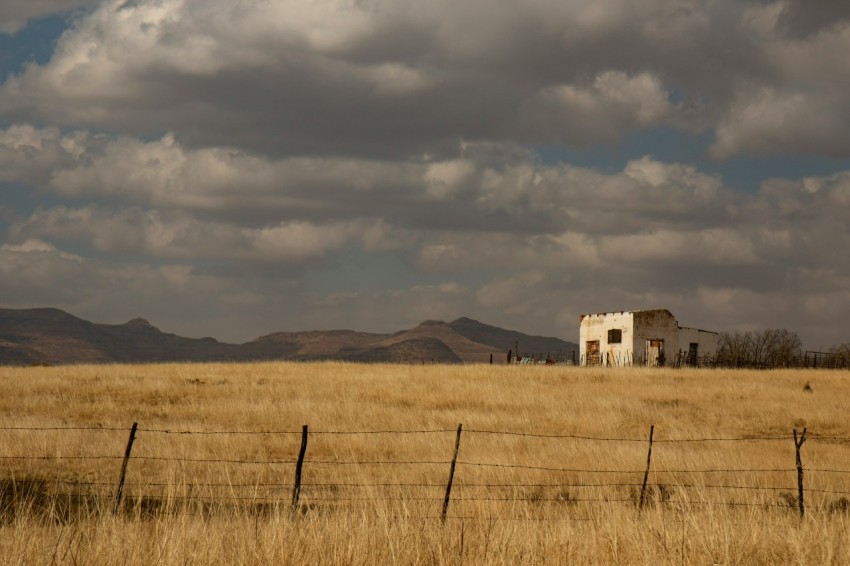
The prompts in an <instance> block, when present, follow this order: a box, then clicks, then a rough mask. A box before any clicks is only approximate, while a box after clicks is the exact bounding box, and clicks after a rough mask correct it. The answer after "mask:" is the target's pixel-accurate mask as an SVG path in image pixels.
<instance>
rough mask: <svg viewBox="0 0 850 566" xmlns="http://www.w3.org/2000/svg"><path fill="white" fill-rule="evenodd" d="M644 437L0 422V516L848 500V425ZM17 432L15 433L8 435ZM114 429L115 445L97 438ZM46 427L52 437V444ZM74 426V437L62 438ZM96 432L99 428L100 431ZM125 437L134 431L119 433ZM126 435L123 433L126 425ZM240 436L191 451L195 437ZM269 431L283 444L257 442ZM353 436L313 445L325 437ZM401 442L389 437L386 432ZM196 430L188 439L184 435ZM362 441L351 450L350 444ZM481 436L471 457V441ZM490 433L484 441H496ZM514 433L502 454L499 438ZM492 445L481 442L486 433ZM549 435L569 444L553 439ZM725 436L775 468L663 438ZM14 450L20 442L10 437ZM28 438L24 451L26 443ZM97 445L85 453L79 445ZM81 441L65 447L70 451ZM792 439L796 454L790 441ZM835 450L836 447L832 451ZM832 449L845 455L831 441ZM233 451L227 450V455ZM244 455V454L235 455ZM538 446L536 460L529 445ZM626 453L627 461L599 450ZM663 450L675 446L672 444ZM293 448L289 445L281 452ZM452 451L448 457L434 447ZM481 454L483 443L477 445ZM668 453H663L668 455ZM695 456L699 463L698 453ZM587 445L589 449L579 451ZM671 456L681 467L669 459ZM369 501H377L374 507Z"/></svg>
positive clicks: (542, 511) (799, 505) (809, 508)
mask: <svg viewBox="0 0 850 566" xmlns="http://www.w3.org/2000/svg"><path fill="white" fill-rule="evenodd" d="M657 432H660V431H658V430H656V428H655V426H654V425H652V426H650V428H649V431H648V435H647V436H646V437H644V438H637V437H631V438H630V437H614V436H592V435H578V434H552V433H538V432H518V431H500V430H485V429H475V428H466V429H464V428H463V426H462V425H458V427H457V428H456V429H423V430H365V431H355V430H327V431H322V430H311V429H310V428H309V427H308V426H307V425H304V426H303V427H302V430H300V431H298V430H260V431H251V430H241V431H240V430H188V429H185V430H183V429H169V428H145V427H142V426H139V425H138V423H133V425H132V426H131V427H130V428H129V429H128V428H122V427H0V466H2V468H3V470H2V471H0V524H2V523H4V522H8V521H10V520H12V519H13V518H14V517H16V516H18V515H20V514H22V513H31V514H32V513H36V514H38V513H41V514H43V515H45V516H49V518H51V519H52V520H58V521H62V520H71V519H73V518H74V517H75V516H79V515H80V514H82V515H91V514H106V513H112V514H115V515H122V514H123V515H133V514H136V515H146V516H148V515H150V516H154V515H159V514H189V515H200V516H212V515H216V514H228V513H231V514H232V513H243V514H244V513H250V514H256V515H262V514H269V513H273V512H281V511H283V512H288V513H291V514H293V515H296V516H300V515H304V514H310V513H330V512H339V511H345V510H357V511H358V512H361V513H362V512H368V511H369V509H370V508H371V509H372V511H374V512H378V511H377V510H378V507H379V506H383V508H384V509H385V510H386V509H389V510H390V512H391V513H393V514H397V515H398V516H400V517H407V518H421V519H433V520H439V521H442V522H443V523H445V522H446V521H449V520H454V519H482V520H493V519H498V520H529V521H537V520H544V521H545V520H555V519H564V518H567V519H570V520H588V514H587V513H586V512H584V513H583V512H582V510H585V511H586V510H587V509H591V508H594V507H599V506H606V505H608V506H610V505H615V506H621V507H624V508H629V507H631V508H634V509H635V512H638V513H640V512H642V511H643V510H644V509H646V508H647V507H653V508H660V509H672V510H677V511H680V512H689V511H690V510H694V509H699V508H703V507H727V508H762V509H767V510H769V509H774V510H776V511H777V512H780V513H786V514H787V513H793V514H795V515H799V516H800V518H805V516H806V515H807V513H812V512H815V513H823V512H826V513H839V512H840V513H850V477H848V476H850V469H848V468H847V467H844V466H839V465H836V462H840V461H842V460H844V456H846V454H845V453H844V452H845V451H846V449H847V448H848V447H850V438H847V437H842V436H833V435H818V434H814V433H811V432H809V431H808V430H807V429H805V428H804V429H802V430H797V429H793V430H792V431H791V434H784V435H783V434H777V435H745V436H728V437H726V436H716V437H697V438H684V437H683V438H672V437H663V436H662V437H657V436H656V433H657ZM11 434H13V435H16V442H3V438H4V436H6V437H7V440H8V435H11ZM104 434H106V435H108V436H109V438H108V442H107V441H106V439H104V438H103V437H102V435H104ZM38 435H53V436H52V441H51V442H45V441H44V440H43V439H41V440H39V439H38ZM68 435H77V440H78V442H77V444H78V445H75V444H74V443H73V442H71V441H70V440H68V441H63V437H65V436H68ZM98 435H101V436H100V437H98ZM125 435H126V436H125ZM412 436H415V437H417V439H418V441H419V443H420V444H416V446H417V447H419V446H420V445H421V446H429V447H431V449H430V450H428V456H426V457H422V458H417V457H414V456H409V457H405V456H404V454H405V451H404V449H399V450H396V449H395V448H394V447H395V446H397V445H398V444H399V443H398V441H399V440H401V444H402V445H404V442H405V439H409V438H410V437H412ZM121 437H124V438H125V439H126V440H125V441H124V442H121V441H120V438H121ZM214 439H226V440H227V441H228V442H230V443H233V442H235V446H234V445H233V444H227V445H226V446H225V445H216V446H213V447H212V448H211V449H209V450H207V451H206V452H204V451H199V450H198V442H201V443H203V442H205V441H209V440H214ZM266 440H274V441H282V442H283V444H281V445H274V444H273V443H271V444H270V443H266V444H263V443H264V442H265V441H266ZM322 440H324V441H327V440H332V441H336V442H342V443H343V447H345V446H348V448H349V449H348V450H347V452H346V449H337V450H332V451H329V450H327V449H325V450H323V451H322V452H320V454H326V455H320V456H312V457H311V447H312V445H313V443H314V442H316V441H322ZM394 441H395V442H396V444H393V442H394ZM187 442H188V443H189V444H187ZM352 442H357V443H359V444H357V447H356V448H357V449H356V450H355V449H354V448H352V447H351V446H350V445H351V443H352ZM475 442H478V443H479V446H478V448H477V449H476V450H474V451H472V453H471V454H466V453H465V451H464V447H465V445H467V444H468V443H475ZM493 442H495V443H497V444H496V448H492V447H491V448H488V449H487V450H485V449H484V448H483V447H489V446H490V444H488V443H493ZM506 442H507V443H513V445H514V448H516V447H520V448H521V449H520V450H518V451H517V453H518V454H519V456H516V455H514V457H509V455H511V454H512V453H511V452H510V451H509V450H507V449H499V448H498V446H499V444H498V443H502V444H504V443H506ZM482 443H483V444H482ZM540 443H548V445H555V446H557V447H559V448H560V449H562V451H561V452H552V451H551V449H548V448H546V447H541V445H540ZM804 443H807V444H806V447H807V448H808V447H815V446H818V447H820V452H817V451H816V452H815V454H820V455H821V456H822V460H823V465H817V464H816V465H811V464H809V462H806V465H804V460H805V459H807V458H804V455H805V454H804ZM711 444H721V445H723V446H724V447H725V448H724V449H723V450H722V451H718V450H716V449H715V450H714V451H713V452H710V454H709V456H710V458H713V459H716V454H717V453H723V452H730V453H739V452H740V450H738V449H737V448H735V447H737V446H746V447H748V448H749V447H750V446H752V445H754V444H759V445H761V444H764V445H767V446H769V447H770V452H771V453H775V454H776V462H777V464H776V465H775V466H763V465H762V466H753V467H749V466H741V465H737V464H736V465H723V464H722V462H719V463H718V464H717V465H714V466H698V465H693V466H690V465H682V464H681V462H682V461H683V459H685V456H688V454H684V455H682V454H672V453H669V452H670V450H672V449H674V448H677V447H681V448H686V449H690V448H692V447H694V446H697V445H705V446H707V445H711ZM16 445H17V447H18V450H19V451H18V452H15V450H14V449H15V446H16ZM579 445H581V446H584V447H585V448H583V450H585V452H587V450H589V451H590V452H589V453H593V454H597V455H599V457H598V458H595V459H594V460H593V461H600V462H602V464H603V465H600V466H579V465H576V466H569V465H562V464H560V463H559V461H550V460H547V459H546V458H545V456H547V455H549V454H558V456H557V458H558V459H559V458H568V457H569V453H571V452H575V451H578V446H579ZM23 446H27V447H29V449H27V450H20V447H23ZM82 447H90V448H93V450H92V451H88V450H86V451H85V453H79V452H83V450H81V448H82ZM72 448H73V449H74V452H70V450H71V449H72ZM792 448H793V451H792ZM824 449H828V450H829V453H828V454H827V453H825V452H823V450H824ZM836 451H837V452H836ZM222 452H226V453H222ZM234 452H238V453H234ZM538 452H539V453H540V454H542V455H543V456H544V458H543V459H542V460H541V459H539V458H538V459H537V460H533V459H531V458H529V457H527V456H528V455H529V454H532V455H533V454H535V453H538ZM614 452H617V453H619V454H626V453H628V455H629V458H628V459H626V458H624V457H618V458H617V459H616V460H614V459H613V458H610V457H609V458H608V464H607V465H605V459H604V455H605V454H611V453H614ZM665 452H668V454H665ZM281 454H285V455H281ZM434 454H444V457H438V456H434ZM482 455H483V456H482ZM665 456H670V457H669V458H666V457H665ZM692 456H694V458H692V459H693V460H700V461H702V460H705V454H703V455H702V457H700V458H697V457H695V455H692ZM586 460H587V457H586V458H585V461H586ZM667 461H670V462H671V463H672V465H668V464H667ZM370 506H371V507H370Z"/></svg>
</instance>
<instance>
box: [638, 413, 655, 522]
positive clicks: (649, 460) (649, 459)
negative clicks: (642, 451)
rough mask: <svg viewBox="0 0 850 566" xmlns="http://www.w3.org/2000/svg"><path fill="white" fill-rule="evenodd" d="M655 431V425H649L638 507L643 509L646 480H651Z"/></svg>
mask: <svg viewBox="0 0 850 566" xmlns="http://www.w3.org/2000/svg"><path fill="white" fill-rule="evenodd" d="M654 432H655V425H650V427H649V451H648V452H647V453H646V471H645V472H644V473H643V485H642V486H641V488H640V500H639V501H638V508H639V509H643V504H644V503H645V502H646V482H647V481H648V480H649V466H650V464H651V463H652V434H653V433H654Z"/></svg>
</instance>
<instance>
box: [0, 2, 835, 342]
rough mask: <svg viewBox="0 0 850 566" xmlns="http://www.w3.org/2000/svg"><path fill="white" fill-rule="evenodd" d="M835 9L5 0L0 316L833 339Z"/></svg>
mask: <svg viewBox="0 0 850 566" xmlns="http://www.w3.org/2000/svg"><path fill="white" fill-rule="evenodd" d="M848 53H850V3H848V2H841V1H836V0H778V1H772V0H640V1H636V0H522V1H520V0H464V1H463V2H457V1H456V0H451V1H450V0H416V1H414V0H297V1H291V0H5V1H4V2H3V3H2V5H0V307H5V308H28V307H44V306H51V307H58V308H62V309H65V310H67V311H69V312H71V313H72V314H74V315H76V316H80V317H82V318H86V319H88V320H93V321H95V322H103V323H121V322H124V321H127V320H129V319H131V318H134V317H144V318H146V319H148V320H149V321H151V323H152V324H154V325H155V326H157V327H159V328H161V329H162V330H164V331H167V332H174V333H177V334H181V335H185V336H193V337H201V336H213V337H215V338H218V339H220V340H223V341H230V342H242V341H247V340H250V339H252V338H255V337H257V336H260V335H263V334H266V333H269V332H273V331H286V330H312V329H338V328H350V329H356V330H363V331H373V332H391V331H396V330H400V329H403V328H408V327H410V326H413V325H415V324H418V323H419V322H421V321H423V320H426V319H442V320H453V319H455V318H458V317H461V316H468V317H471V318H475V319H478V320H481V321H483V322H486V323H489V324H494V325H497V326H502V327H507V328H511V329H517V330H521V331H524V332H528V333H532V334H543V335H549V336H558V337H560V338H563V339H566V340H573V341H575V340H577V339H578V320H579V315H580V314H583V313H593V312H608V311H619V310H635V309H651V308H667V309H669V310H670V311H671V312H673V313H674V315H675V316H676V317H677V319H678V320H679V323H680V324H681V325H683V326H692V327H699V328H706V329H711V330H719V331H723V330H749V329H763V328H787V329H790V330H792V331H795V332H797V333H799V335H800V336H801V338H802V340H803V344H804V347H806V348H808V349H814V350H824V349H827V348H829V347H830V346H832V345H835V344H838V343H842V342H850V329H848V325H847V321H848V320H850V228H849V227H848V224H850V96H848V95H847V93H848V92H850V57H848V56H847V54H848Z"/></svg>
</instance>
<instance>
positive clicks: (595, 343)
mask: <svg viewBox="0 0 850 566" xmlns="http://www.w3.org/2000/svg"><path fill="white" fill-rule="evenodd" d="M584 351H585V360H586V362H585V363H586V365H589V366H598V365H600V364H601V363H602V358H601V356H600V352H599V340H588V341H587V342H586V343H585V349H584Z"/></svg>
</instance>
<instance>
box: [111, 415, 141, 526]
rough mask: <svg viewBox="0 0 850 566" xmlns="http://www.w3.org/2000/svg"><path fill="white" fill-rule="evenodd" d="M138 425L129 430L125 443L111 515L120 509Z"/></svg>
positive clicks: (134, 424)
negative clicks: (125, 447) (128, 437)
mask: <svg viewBox="0 0 850 566" xmlns="http://www.w3.org/2000/svg"><path fill="white" fill-rule="evenodd" d="M138 426H139V423H133V426H132V427H131V428H130V439H129V440H128V441H127V449H126V450H124V462H123V463H122V464H121V477H120V478H119V479H118V492H117V493H116V494H115V507H113V508H112V514H113V515H117V514H118V509H119V508H120V507H121V498H122V497H123V496H124V479H125V478H126V477H127V464H128V463H129V462H130V452H131V451H132V450H133V441H134V440H136V429H137V428H138Z"/></svg>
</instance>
